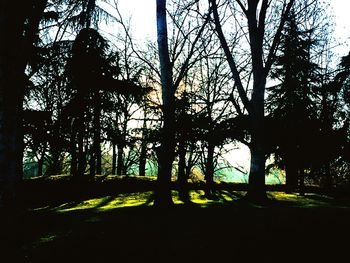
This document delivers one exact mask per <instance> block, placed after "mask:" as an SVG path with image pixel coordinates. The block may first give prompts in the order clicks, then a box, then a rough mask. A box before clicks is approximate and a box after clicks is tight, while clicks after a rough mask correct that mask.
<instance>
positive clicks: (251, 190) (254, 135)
mask: <svg viewBox="0 0 350 263" xmlns="http://www.w3.org/2000/svg"><path fill="white" fill-rule="evenodd" d="M264 130H265V129H264V117H263V116H261V115H260V116H258V117H255V118H254V117H251V142H250V155H251V159H250V173H249V180H248V183H249V185H248V192H247V195H246V198H247V199H248V200H250V201H253V202H265V201H266V200H267V195H266V189H265V163H266V157H265V148H264Z"/></svg>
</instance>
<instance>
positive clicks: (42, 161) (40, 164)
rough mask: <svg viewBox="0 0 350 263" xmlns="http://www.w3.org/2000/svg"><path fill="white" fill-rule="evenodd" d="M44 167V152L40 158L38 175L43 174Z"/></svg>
mask: <svg viewBox="0 0 350 263" xmlns="http://www.w3.org/2000/svg"><path fill="white" fill-rule="evenodd" d="M43 167H44V155H43V154H42V155H41V156H40V158H39V160H38V176H39V177H41V176H43Z"/></svg>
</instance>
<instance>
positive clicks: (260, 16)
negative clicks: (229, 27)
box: [209, 0, 295, 200]
mask: <svg viewBox="0 0 350 263" xmlns="http://www.w3.org/2000/svg"><path fill="white" fill-rule="evenodd" d="M280 2H282V3H280ZM294 2H295V1H294V0H290V1H287V0H285V1H268V0H262V1H256V0H247V1H245V2H242V1H241V0H236V1H234V2H233V3H232V2H229V3H227V4H228V5H230V6H231V8H233V9H231V10H240V12H241V17H242V18H244V21H245V26H243V25H242V27H241V28H240V30H242V31H243V34H246V38H247V44H248V45H249V49H250V55H249V61H250V63H251V65H250V68H251V74H252V82H253V83H252V85H251V86H252V87H251V96H250V99H249V94H248V92H247V90H246V89H245V88H244V86H243V81H242V76H241V74H240V72H239V70H238V66H237V63H236V61H235V53H234V50H233V51H232V50H231V49H230V47H229V45H228V41H227V37H226V35H225V31H224V30H223V26H222V19H221V15H222V13H221V14H220V10H222V9H220V6H221V5H218V1H217V0H209V3H210V5H211V7H212V9H213V17H214V23H215V30H216V33H217V35H218V38H219V40H220V43H221V46H222V48H223V50H224V52H225V55H226V59H227V62H228V64H229V66H230V69H231V74H232V78H233V79H234V81H235V87H236V88H237V91H238V93H239V97H240V100H241V102H242V104H243V105H244V107H245V109H246V111H247V112H248V118H249V132H250V137H251V139H250V143H249V147H250V151H251V163H250V175H249V190H248V193H247V197H248V198H250V199H252V200H264V199H266V192H265V161H266V157H265V154H266V151H265V139H264V136H265V130H266V127H265V121H264V115H265V107H264V100H265V89H266V82H267V77H268V75H269V72H270V70H271V66H272V64H273V62H274V60H275V53H276V50H277V47H278V45H279V42H280V38H281V32H282V29H283V27H284V24H285V21H286V19H287V17H288V14H289V13H290V11H291V8H292V6H293V4H294ZM224 5H225V3H224ZM272 8H274V10H278V17H274V19H272V15H275V13H273V11H271V10H272ZM269 11H270V12H269ZM222 12H224V11H222ZM275 16H276V15H275ZM269 18H270V20H275V19H276V20H275V21H278V22H277V24H275V25H274V27H275V30H272V29H269V30H266V26H267V24H269V23H271V21H269V20H268V19H269ZM245 28H247V32H244V30H245ZM271 30H272V31H271ZM267 41H268V42H267Z"/></svg>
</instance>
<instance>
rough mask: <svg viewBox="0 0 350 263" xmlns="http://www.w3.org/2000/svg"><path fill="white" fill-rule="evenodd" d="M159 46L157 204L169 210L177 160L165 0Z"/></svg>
mask: <svg viewBox="0 0 350 263" xmlns="http://www.w3.org/2000/svg"><path fill="white" fill-rule="evenodd" d="M157 42H158V54H159V61H160V73H161V74H160V75H161V84H162V100H163V128H162V134H161V146H160V149H159V154H158V177H157V189H156V192H155V200H154V204H155V206H160V207H167V206H170V205H172V204H173V201H172V196H171V172H172V164H173V161H174V157H175V130H174V129H175V107H174V105H175V97H174V94H175V91H174V87H173V80H172V77H173V76H172V66H171V62H170V57H169V50H168V32H167V18H166V0H157Z"/></svg>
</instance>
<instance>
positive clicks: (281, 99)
mask: <svg viewBox="0 0 350 263" xmlns="http://www.w3.org/2000/svg"><path fill="white" fill-rule="evenodd" d="M312 30H313V29H310V30H309V31H312ZM309 34H310V32H308V31H301V30H300V29H299V27H298V24H297V17H296V15H295V13H294V11H292V12H291V13H290V15H289V16H288V19H287V21H286V25H285V29H284V31H283V34H282V37H281V47H280V50H281V54H279V55H277V59H276V60H277V61H276V66H275V68H274V70H273V74H272V76H273V77H274V78H276V79H279V80H281V84H278V85H275V86H274V87H273V88H271V92H269V95H268V99H267V109H268V110H269V112H270V117H272V118H273V119H275V120H276V121H277V120H278V125H277V122H276V125H275V126H276V129H278V128H277V127H280V128H279V132H280V134H281V135H280V136H279V142H275V143H278V146H279V149H278V150H279V153H280V154H281V155H282V159H283V160H284V161H285V165H286V187H287V189H288V191H292V190H295V189H296V187H297V185H298V177H300V176H301V174H302V171H303V168H302V164H301V162H302V158H301V156H302V154H303V153H302V151H303V147H304V145H305V142H307V141H308V140H310V139H311V138H310V137H309V136H307V135H308V134H310V132H311V131H308V128H309V127H310V125H309V123H310V122H311V121H314V120H315V119H316V109H315V105H314V103H313V101H312V97H313V96H314V94H313V89H312V88H313V86H314V85H316V82H317V79H318V77H317V65H316V64H315V63H313V62H311V61H310V59H311V54H310V50H311V48H312V45H313V44H314V42H315V41H314V40H312V39H310V37H309ZM299 174H300V176H298V175H299Z"/></svg>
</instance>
